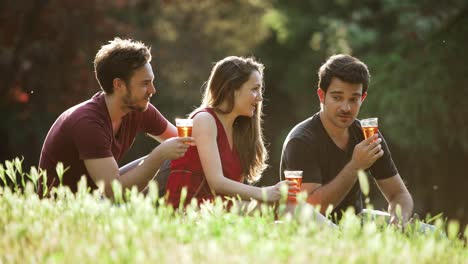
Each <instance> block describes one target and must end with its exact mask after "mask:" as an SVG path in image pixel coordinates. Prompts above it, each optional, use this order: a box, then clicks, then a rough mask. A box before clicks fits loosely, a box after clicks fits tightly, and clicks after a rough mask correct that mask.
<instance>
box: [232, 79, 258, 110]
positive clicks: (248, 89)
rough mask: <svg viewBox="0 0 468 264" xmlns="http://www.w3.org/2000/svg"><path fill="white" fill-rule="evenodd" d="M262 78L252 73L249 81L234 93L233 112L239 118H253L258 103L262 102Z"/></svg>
mask: <svg viewBox="0 0 468 264" xmlns="http://www.w3.org/2000/svg"><path fill="white" fill-rule="evenodd" d="M262 88H263V87H262V76H261V75H260V73H259V72H258V71H253V72H252V73H251V74H250V77H249V79H248V80H247V81H246V82H245V83H244V84H243V85H242V86H241V88H240V89H238V90H236V91H235V93H234V109H233V112H235V113H237V114H238V115H240V116H248V117H253V116H254V114H255V112H256V108H257V106H258V103H259V102H261V101H262V100H263V95H262V92H263V91H262Z"/></svg>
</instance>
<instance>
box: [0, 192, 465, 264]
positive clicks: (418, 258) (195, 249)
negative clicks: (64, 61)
mask: <svg viewBox="0 0 468 264" xmlns="http://www.w3.org/2000/svg"><path fill="white" fill-rule="evenodd" d="M29 186H31V185H29ZM25 190H26V191H25V192H16V191H12V190H11V189H10V188H8V187H6V188H0V211H1V212H2V214H0V226H1V227H2V228H0V252H1V254H0V261H2V262H6V263H23V262H65V263H68V262H74V261H76V260H77V259H79V260H80V262H82V263H95V262H113V263H114V262H126V263H133V262H139V263H142V262H158V263H172V262H196V263H198V262H204V263H205V262H218V261H220V260H222V261H223V263H239V262H245V263H250V262H261V263H285V262H297V263H303V262H307V261H310V260H311V259H314V261H316V262H327V263H329V262H330V263H343V262H346V263H363V262H372V263H399V262H417V263H434V262H437V263H465V262H466V261H468V253H467V252H468V251H467V248H466V245H465V244H464V242H463V240H462V239H459V238H457V235H456V234H457V233H458V231H459V226H458V223H457V222H450V223H449V224H448V225H447V226H446V225H445V224H442V225H441V226H440V229H438V230H441V231H440V232H443V228H445V227H448V234H449V236H448V237H446V236H444V235H440V232H439V231H438V232H429V233H424V232H421V231H419V230H420V229H419V226H418V223H414V224H411V225H409V226H407V228H406V229H405V230H404V231H402V230H400V229H398V228H396V227H393V226H387V224H386V223H385V222H377V221H372V220H366V219H364V222H363V219H360V218H358V217H357V216H356V215H355V214H354V212H353V211H352V210H350V211H347V212H346V213H345V215H344V218H343V220H342V221H341V222H340V225H339V228H338V229H331V228H326V227H319V226H317V225H316V224H315V223H314V222H313V221H300V218H299V219H295V218H291V217H290V215H286V216H285V217H282V218H280V219H279V220H278V221H274V219H275V216H274V213H273V212H274V210H272V207H269V206H266V205H265V206H264V207H263V208H262V209H261V211H260V212H259V211H255V212H253V213H252V210H253V209H252V210H251V208H253V207H254V206H256V204H255V203H250V204H248V208H249V209H247V211H250V213H249V214H247V215H241V214H239V212H240V210H239V209H238V206H239V204H237V203H236V202H235V200H231V202H233V204H232V206H231V207H228V203H227V202H223V201H222V200H221V199H217V200H216V201H215V202H214V203H205V204H202V205H200V206H198V205H197V204H196V203H192V204H191V205H189V206H188V207H186V208H185V210H178V211H174V209H173V208H172V207H170V206H167V205H166V204H165V202H164V198H159V199H158V201H157V203H158V206H155V204H154V200H153V198H154V197H155V195H157V191H158V190H157V188H152V189H151V190H152V191H153V192H155V193H151V192H152V191H151V190H150V192H149V194H148V195H147V196H143V195H141V194H138V193H136V192H130V193H129V194H128V195H127V198H126V202H125V203H115V202H111V201H110V200H107V199H102V197H101V196H100V195H99V194H98V193H93V194H90V193H89V192H85V193H82V194H73V193H71V192H70V189H68V188H64V187H63V186H60V187H58V188H56V189H54V190H53V192H54V193H56V194H57V195H56V197H55V198H48V199H39V198H38V196H37V194H35V192H34V189H33V188H32V186H31V187H30V188H25ZM83 190H86V187H84V188H83ZM309 219H310V218H309ZM161 245H164V246H161ZM304 245H307V246H304ZM298 249H300V250H298ZM395 252H398V254H395Z"/></svg>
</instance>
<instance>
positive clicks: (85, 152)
mask: <svg viewBox="0 0 468 264" xmlns="http://www.w3.org/2000/svg"><path fill="white" fill-rule="evenodd" d="M150 61H151V53H150V49H149V48H148V47H147V46H145V45H144V44H143V43H141V42H136V41H133V40H123V39H120V38H115V39H114V40H112V41H110V42H109V43H108V44H107V45H104V46H102V47H101V49H100V50H99V51H98V53H97V54H96V58H95V60H94V68H95V72H96V79H97V80H98V82H99V85H100V87H101V89H102V91H101V92H98V93H97V94H95V95H94V96H93V97H92V98H91V99H89V100H87V101H85V102H83V103H81V104H78V105H76V106H74V107H72V108H70V109H68V110H66V111H65V112H64V113H63V114H62V115H60V117H59V118H58V119H57V120H56V121H55V123H54V124H53V125H52V127H51V128H50V130H49V133H48V134H47V137H46V139H45V141H44V145H43V147H42V151H41V157H40V161H39V167H40V168H42V169H44V170H47V176H48V177H47V178H48V181H47V182H48V186H49V189H50V187H52V186H57V185H58V184H59V179H58V176H57V173H56V170H55V168H56V165H57V163H58V162H62V163H63V164H64V166H65V167H69V169H68V170H67V172H66V173H65V174H64V175H63V184H64V185H67V186H69V187H70V188H71V190H72V191H74V192H75V191H76V190H77V183H78V181H79V179H80V178H81V176H82V175H84V176H85V177H86V178H87V180H88V185H89V186H90V187H91V188H93V189H95V188H96V183H97V182H100V181H102V182H104V186H105V195H106V196H111V195H112V190H111V182H112V181H113V180H118V181H119V182H120V183H121V185H122V186H123V187H124V188H131V187H132V186H136V187H137V188H138V190H143V189H144V188H145V187H146V186H147V184H148V182H149V181H150V180H151V179H152V178H153V177H154V175H155V174H156V172H157V170H158V169H159V167H160V166H161V164H162V162H163V161H164V160H166V159H177V158H180V157H182V156H183V155H184V154H185V152H186V151H187V149H188V147H189V144H185V143H186V142H189V143H190V144H192V143H193V138H191V137H190V138H187V137H185V138H179V137H177V129H176V127H175V126H174V125H173V124H171V123H170V122H168V121H167V120H166V118H164V116H162V115H161V114H160V113H159V111H158V110H157V109H156V108H155V107H154V106H153V105H152V104H150V98H151V97H152V96H153V94H155V93H156V89H155V87H154V85H153V79H154V74H153V70H152V67H151V65H150ZM138 132H144V133H148V134H149V135H150V136H152V137H153V138H155V139H156V140H158V141H159V142H161V144H160V145H159V146H157V147H156V148H155V149H153V151H151V153H149V155H147V156H145V157H143V158H141V159H139V160H137V161H134V162H132V163H130V164H127V165H126V166H124V167H122V168H120V169H119V167H118V165H117V161H120V160H121V159H122V157H123V156H124V155H125V153H126V152H127V151H128V149H129V148H130V146H131V145H132V143H133V141H134V140H135V137H136V134H137V133H138Z"/></svg>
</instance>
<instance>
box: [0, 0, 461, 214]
mask: <svg viewBox="0 0 468 264" xmlns="http://www.w3.org/2000/svg"><path fill="white" fill-rule="evenodd" d="M115 36H119V37H123V38H134V39H138V40H141V41H143V42H145V43H147V44H148V45H150V46H152V53H153V67H154V70H155V74H156V80H155V85H156V89H157V94H156V96H154V97H153V101H152V102H153V104H155V105H156V106H157V107H158V108H159V109H160V110H161V112H162V113H164V114H165V116H166V117H167V118H168V119H170V120H173V118H174V117H176V116H183V115H185V114H187V113H189V112H190V111H191V110H192V109H193V108H194V107H195V106H198V105H199V102H200V99H201V93H202V91H203V88H204V86H203V84H204V82H205V81H206V79H207V78H208V75H209V71H210V69H211V67H212V65H213V62H215V61H217V60H219V59H221V58H223V57H225V56H228V55H243V56H250V55H253V56H255V57H257V58H258V59H259V60H260V61H262V62H263V63H264V64H265V65H266V71H265V83H266V91H265V96H264V97H265V102H264V105H265V109H264V112H265V122H264V128H265V135H266V139H267V141H268V142H269V146H268V149H269V151H270V162H269V164H270V167H269V169H268V170H267V171H266V173H265V175H264V177H263V179H262V180H261V182H259V183H258V184H260V185H264V184H271V183H274V182H276V181H277V180H278V177H279V176H278V175H279V171H278V167H279V166H278V163H279V159H280V153H281V147H282V143H283V140H284V138H285V136H286V134H287V133H288V132H289V130H290V129H291V128H292V127H293V126H294V125H295V124H296V123H297V122H299V121H302V120H304V119H305V118H307V117H308V116H310V115H312V114H313V113H315V112H316V111H318V110H319V103H318V100H317V96H316V86H317V70H318V67H319V66H320V64H321V63H323V62H324V61H325V60H326V59H327V57H328V56H330V55H332V54H335V53H349V54H352V55H354V56H356V57H358V58H360V59H362V60H363V61H364V62H366V63H367V64H368V66H369V69H370V71H371V75H372V81H371V86H370V89H369V96H368V99H367V100H366V102H365V103H364V105H363V108H362V110H361V114H360V117H370V116H378V117H379V118H380V128H381V131H382V132H383V134H384V136H385V138H386V139H387V141H388V143H389V145H390V148H391V150H392V154H393V157H394V160H395V162H396V164H397V166H398V168H399V170H400V174H401V175H402V177H403V178H404V179H405V181H406V182H407V184H408V187H409V189H410V191H411V192H412V193H413V195H414V198H415V200H416V211H417V212H418V213H419V214H421V215H425V214H426V213H428V212H430V213H432V214H433V215H434V214H436V213H439V212H444V214H445V215H446V216H449V217H451V218H458V219H460V220H462V221H465V223H466V222H468V203H467V198H466V195H465V193H464V192H465V189H466V186H468V177H466V176H467V175H468V165H467V163H468V137H467V135H468V123H467V122H466V121H465V120H466V116H467V114H468V108H467V107H465V106H464V103H465V101H466V100H467V99H468V75H467V72H468V68H467V66H466V59H464V58H465V57H466V56H463V54H464V53H463V52H464V50H463V49H464V48H465V47H466V46H467V40H468V4H467V3H466V1H462V0H448V1H444V2H443V3H442V2H440V1H435V0H416V1H411V2H410V3H409V2H408V1H402V0H376V1H359V2H358V3H356V2H355V1H349V0H335V1H313V0H310V1H275V0H237V1H215V0H203V1H182V0H172V1H171V0H165V1H164V0H158V1H149V0H132V1H129V0H118V1H111V0H96V1H92V0H81V1H71V0H65V1H58V0H33V1H26V0H19V1H13V0H5V1H1V2H0V118H1V119H2V122H1V123H0V136H1V138H2V143H1V147H0V160H2V161H3V160H6V159H12V158H14V157H16V156H24V158H25V161H24V163H25V165H26V166H30V165H36V163H37V161H38V159H39V155H40V149H41V145H42V142H43V140H44V138H45V136H46V134H47V131H48V129H49V128H50V126H51V125H52V123H53V121H54V120H55V118H56V117H57V116H58V115H59V114H60V113H61V112H62V111H63V110H65V109H66V108H68V107H70V106H72V105H74V104H77V103H78V102H81V101H83V100H86V99H88V98H89V97H91V96H92V95H93V94H94V93H95V92H97V91H98V90H99V87H98V85H97V82H96V81H95V79H94V73H93V65H92V62H93V59H94V55H95V54H96V52H97V50H98V49H99V47H100V46H101V45H103V44H105V43H106V42H107V41H109V40H111V39H112V38H114V37H115ZM155 146H156V145H155V143H154V142H153V141H151V140H149V139H148V138H146V137H145V136H141V137H140V138H139V139H138V140H137V141H136V142H135V145H134V148H133V149H132V151H131V152H130V153H129V154H128V155H127V157H126V158H125V161H124V162H127V161H130V160H132V159H134V158H136V157H138V156H141V155H144V154H146V153H147V152H149V151H150V150H151V149H152V148H154V147H155ZM374 189H375V188H374ZM381 200H382V198H381V196H379V195H378V192H376V193H375V197H374V201H375V202H376V203H377V207H378V208H382V207H383V205H384V203H383V202H382V201H381Z"/></svg>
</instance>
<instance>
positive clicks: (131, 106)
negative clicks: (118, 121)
mask: <svg viewBox="0 0 468 264" xmlns="http://www.w3.org/2000/svg"><path fill="white" fill-rule="evenodd" d="M136 102H138V101H136V100H133V99H132V94H131V93H127V95H126V96H125V97H124V98H123V107H124V109H125V110H130V111H137V112H144V111H146V109H148V104H145V106H140V105H138V104H137V103H136Z"/></svg>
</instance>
